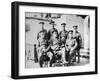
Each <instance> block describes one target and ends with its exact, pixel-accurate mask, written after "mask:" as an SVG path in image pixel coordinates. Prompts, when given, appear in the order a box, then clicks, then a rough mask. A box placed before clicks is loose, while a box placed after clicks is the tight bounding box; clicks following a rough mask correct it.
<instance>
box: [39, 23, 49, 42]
mask: <svg viewBox="0 0 100 81" xmlns="http://www.w3.org/2000/svg"><path fill="white" fill-rule="evenodd" d="M39 24H41V25H42V29H41V31H40V32H39V33H38V35H37V40H38V39H39V38H40V37H41V33H44V35H45V37H46V35H47V30H46V29H44V22H40V23H39Z"/></svg>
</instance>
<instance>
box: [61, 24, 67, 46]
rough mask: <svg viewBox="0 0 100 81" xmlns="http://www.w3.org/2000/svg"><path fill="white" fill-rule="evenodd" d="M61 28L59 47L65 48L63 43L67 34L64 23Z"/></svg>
mask: <svg viewBox="0 0 100 81" xmlns="http://www.w3.org/2000/svg"><path fill="white" fill-rule="evenodd" d="M61 26H62V27H63V30H62V31H60V33H59V38H60V42H61V45H62V46H64V47H65V42H66V39H67V34H68V32H67V31H66V29H65V26H66V23H62V24H61Z"/></svg>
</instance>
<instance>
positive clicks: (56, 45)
mask: <svg viewBox="0 0 100 81" xmlns="http://www.w3.org/2000/svg"><path fill="white" fill-rule="evenodd" d="M52 34H53V35H52V37H51V39H50V47H51V51H52V53H53V56H52V59H51V60H50V67H52V63H55V62H58V60H60V59H61V53H60V52H59V51H60V41H59V39H58V33H57V32H56V31H54V32H53V33H52Z"/></svg>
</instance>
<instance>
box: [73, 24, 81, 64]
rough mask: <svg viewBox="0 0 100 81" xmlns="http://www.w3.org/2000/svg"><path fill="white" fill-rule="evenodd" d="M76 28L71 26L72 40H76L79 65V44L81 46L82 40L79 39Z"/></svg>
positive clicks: (79, 35)
mask: <svg viewBox="0 0 100 81" xmlns="http://www.w3.org/2000/svg"><path fill="white" fill-rule="evenodd" d="M77 29H78V26H77V25H74V26H73V38H74V39H76V41H77V44H78V45H77V49H76V51H77V54H78V63H80V48H81V44H82V38H81V34H80V33H79V32H78V30H77Z"/></svg>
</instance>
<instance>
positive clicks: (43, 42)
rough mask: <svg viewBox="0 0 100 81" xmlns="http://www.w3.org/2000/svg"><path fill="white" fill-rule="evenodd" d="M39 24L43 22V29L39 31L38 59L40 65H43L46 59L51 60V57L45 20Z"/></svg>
mask: <svg viewBox="0 0 100 81" xmlns="http://www.w3.org/2000/svg"><path fill="white" fill-rule="evenodd" d="M39 24H42V30H41V31H40V32H39V33H38V36H37V40H38V59H39V64H40V67H43V62H44V60H45V61H49V57H48V56H47V48H48V40H47V30H45V29H44V22H40V23H39ZM44 57H45V59H44Z"/></svg>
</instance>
